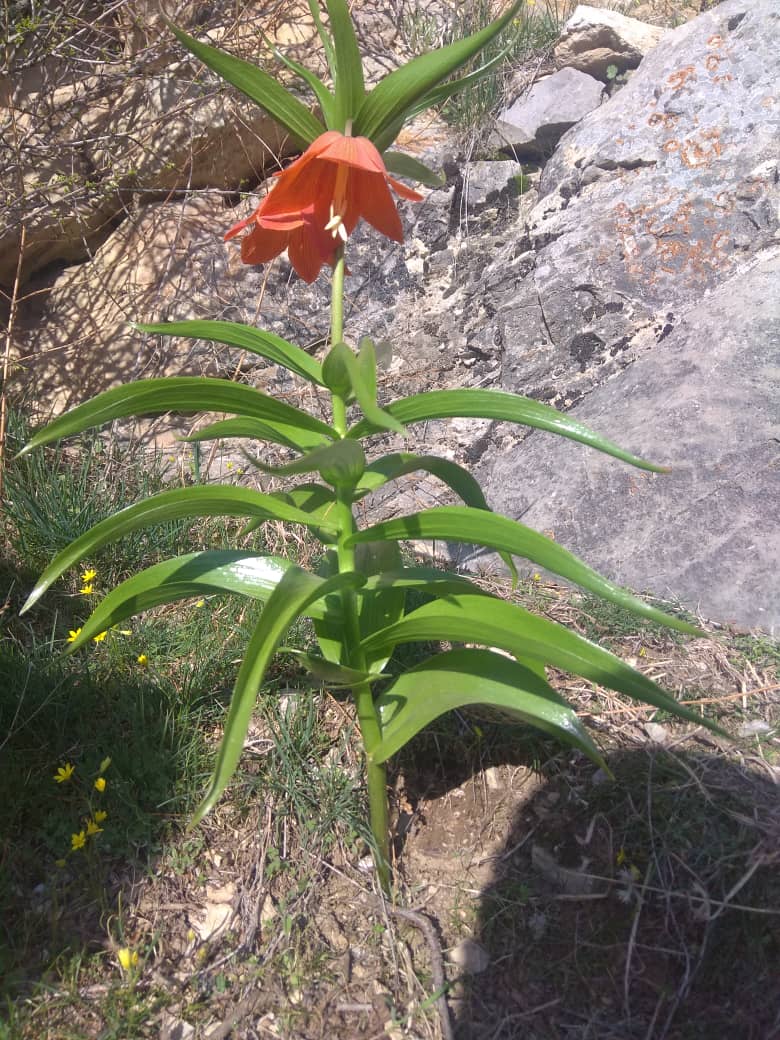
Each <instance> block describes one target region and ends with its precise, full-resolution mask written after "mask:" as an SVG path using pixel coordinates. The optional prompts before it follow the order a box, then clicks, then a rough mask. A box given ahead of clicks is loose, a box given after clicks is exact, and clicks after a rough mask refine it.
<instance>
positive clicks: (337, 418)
mask: <svg viewBox="0 0 780 1040" xmlns="http://www.w3.org/2000/svg"><path fill="white" fill-rule="evenodd" d="M343 340H344V247H343V246H341V247H340V248H339V250H338V251H337V253H336V262H335V264H334V267H333V282H332V287H331V312H330V342H331V346H335V345H336V344H337V343H341V342H343ZM331 403H332V408H333V428H334V429H335V430H336V432H337V433H338V434H339V436H340V437H344V436H346V432H347V404H346V401H345V400H344V399H343V398H342V397H340V396H339V395H338V394H336V393H332V394H331ZM353 492H354V488H351V487H339V488H337V489H336V508H337V510H338V523H339V537H338V543H337V546H336V552H337V557H338V567H339V573H340V574H343V573H346V572H349V571H354V569H355V550H354V549H353V548H352V547H351V546H347V545H345V544H344V543H345V541H346V539H347V538H348V537H349V536H350V535H351V534H352V530H353V528H354V526H355V522H354V514H353V512H352V496H353ZM341 601H342V607H343V610H344V644H345V648H346V651H347V653H346V657H347V662H346V663H348V664H349V665H350V666H351V667H352V668H357V669H360V670H365V667H366V661H365V655H364V654H363V651H362V650H361V649H360V620H359V617H358V604H357V596H356V595H355V592H354V591H353V590H352V589H345V590H344V591H343V592H342V594H341ZM352 696H353V697H354V699H355V708H356V712H357V718H358V724H359V726H360V734H361V736H362V738H363V748H364V751H365V754H366V773H367V782H368V813H369V824H370V826H371V834H372V835H373V838H374V847H375V865H376V872H377V877H378V878H379V883H380V885H381V886H382V890H383V891H384V892H385V893H388V894H389V891H390V837H389V830H390V827H389V818H388V810H387V770H386V768H385V765H384V763H383V764H382V765H377V764H376V763H374V762H372V761H371V749H372V748H374V747H376V745H377V744H378V743H379V741H380V740H381V738H382V728H381V725H380V722H379V715H378V713H377V710H376V707H375V706H374V695H373V693H372V692H371V684H370V683H368V682H363V683H359V684H358V685H357V686H354V687H353V688H352Z"/></svg>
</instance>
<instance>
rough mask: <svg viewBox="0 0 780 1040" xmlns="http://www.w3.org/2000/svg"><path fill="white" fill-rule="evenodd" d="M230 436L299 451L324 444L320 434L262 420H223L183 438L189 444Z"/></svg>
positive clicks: (224, 438) (223, 438)
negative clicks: (267, 442)
mask: <svg viewBox="0 0 780 1040" xmlns="http://www.w3.org/2000/svg"><path fill="white" fill-rule="evenodd" d="M230 437H242V438H245V439H251V440H257V441H269V442H270V443H271V444H281V445H282V447H284V448H292V450H293V451H298V452H304V451H311V449H312V448H318V447H320V446H321V445H322V443H323V438H322V437H321V436H320V435H319V434H316V433H310V432H309V431H308V430H299V429H296V428H295V427H292V426H285V425H284V424H283V423H269V422H264V421H263V420H262V419H220V420H218V421H217V422H215V423H210V424H209V425H208V426H203V427H201V429H199V430H197V431H196V432H195V433H192V434H190V436H189V437H182V438H181V439H182V440H183V441H186V442H187V443H188V444H189V443H191V442H193V443H197V442H199V441H215V440H226V439H228V438H230ZM326 443H327V442H326Z"/></svg>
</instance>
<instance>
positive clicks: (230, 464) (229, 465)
mask: <svg viewBox="0 0 780 1040" xmlns="http://www.w3.org/2000/svg"><path fill="white" fill-rule="evenodd" d="M232 468H233V463H232V462H226V463H225V469H232Z"/></svg>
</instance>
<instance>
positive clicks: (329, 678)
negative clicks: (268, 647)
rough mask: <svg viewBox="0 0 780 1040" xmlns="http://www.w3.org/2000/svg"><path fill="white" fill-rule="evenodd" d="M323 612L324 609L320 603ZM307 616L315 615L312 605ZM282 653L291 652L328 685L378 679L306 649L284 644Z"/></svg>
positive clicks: (299, 661)
mask: <svg viewBox="0 0 780 1040" xmlns="http://www.w3.org/2000/svg"><path fill="white" fill-rule="evenodd" d="M317 605H318V606H319V607H320V611H321V613H324V610H323V608H322V606H321V605H320V604H317ZM307 616H308V617H313V616H314V615H313V613H312V606H309V607H308V608H307ZM279 652H280V653H285V654H290V656H291V657H294V658H295V660H296V661H297V662H298V663H299V664H300V665H301V667H303V668H305V669H306V671H307V672H308V673H309V675H311V676H313V678H314V679H316V680H317V681H318V682H319V683H324V684H325V685H327V686H335V687H352V686H358V685H359V684H360V683H364V682H372V681H374V680H375V679H376V676H375V675H371V674H370V673H369V672H360V671H358V670H357V669H356V668H347V667H346V665H343V664H335V662H333V661H328V660H326V659H325V658H324V657H320V656H318V655H317V654H308V653H306V651H305V650H296V649H294V648H293V647H288V646H282V647H279Z"/></svg>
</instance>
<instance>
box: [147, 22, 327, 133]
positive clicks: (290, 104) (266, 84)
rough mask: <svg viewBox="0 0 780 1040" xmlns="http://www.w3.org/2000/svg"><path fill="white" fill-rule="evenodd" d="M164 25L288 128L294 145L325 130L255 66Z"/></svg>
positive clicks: (210, 65)
mask: <svg viewBox="0 0 780 1040" xmlns="http://www.w3.org/2000/svg"><path fill="white" fill-rule="evenodd" d="M166 24H167V25H168V28H169V29H170V30H171V32H172V33H173V34H174V36H175V37H176V39H177V40H178V41H179V43H181V44H182V45H183V46H184V47H186V48H187V50H188V51H190V52H191V53H192V54H194V55H195V57H196V58H199V59H200V61H202V62H203V64H204V65H208V67H209V68H210V69H212V70H213V71H214V72H216V73H217V75H218V76H221V77H222V79H224V80H227V82H228V83H232V84H233V86H234V87H237V88H238V89H239V90H240V91H241V93H242V94H245V95H246V96H247V97H248V98H249V99H250V100H251V101H254V102H255V103H256V104H258V105H259V106H260V107H261V108H262V109H264V110H265V111H266V112H267V113H268V114H269V115H270V116H273V118H274V119H275V120H276V121H277V122H278V123H281V124H282V126H283V127H285V128H286V129H287V130H289V132H290V133H291V134H292V136H293V138H295V140H296V142H297V143H298V144H301V145H303V146H306V145H310V144H311V143H312V141H313V140H314V139H315V137H319V135H320V134H322V133H324V132H325V127H324V126H323V125H322V123H321V122H320V121H319V120H318V119H315V117H314V116H313V115H312V114H311V112H310V111H309V110H308V108H306V106H305V105H302V104H301V102H300V101H298V99H297V98H296V97H294V96H293V95H292V94H291V93H290V92H289V91H288V90H285V88H284V87H283V86H282V85H281V83H278V82H277V81H276V80H275V79H274V78H273V76H269V75H268V73H267V72H263V70H262V69H260V68H258V67H257V65H253V64H252V63H251V62H248V61H244V60H243V59H242V58H236V57H235V56H234V55H232V54H227V53H226V52H225V51H221V50H218V49H217V48H216V47H211V46H209V45H208V44H207V43H200V42H199V41H198V40H194V39H193V38H192V37H191V36H188V35H187V33H185V32H183V31H182V30H181V29H179V28H177V27H176V26H175V25H173V24H172V23H171V22H168V21H167V20H166Z"/></svg>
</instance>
